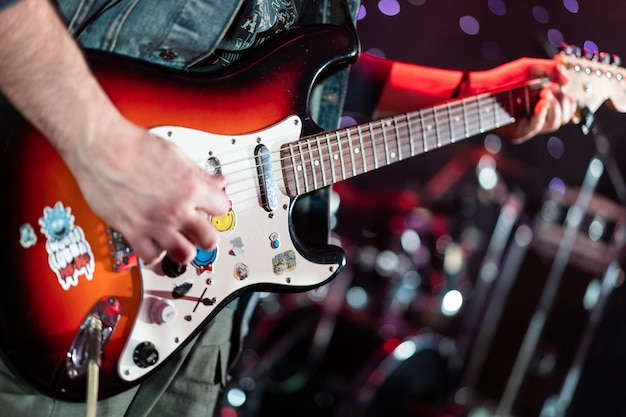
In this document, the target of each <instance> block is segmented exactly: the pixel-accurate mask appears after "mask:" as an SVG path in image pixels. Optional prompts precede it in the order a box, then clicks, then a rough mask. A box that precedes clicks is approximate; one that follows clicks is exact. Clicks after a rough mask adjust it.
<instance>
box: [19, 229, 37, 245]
mask: <svg viewBox="0 0 626 417" xmlns="http://www.w3.org/2000/svg"><path fill="white" fill-rule="evenodd" d="M35 243H37V234H36V233H35V229H33V226H31V225H30V224H28V223H25V224H23V225H22V226H21V227H20V245H22V247H23V248H30V247H31V246H33V245H34V244H35Z"/></svg>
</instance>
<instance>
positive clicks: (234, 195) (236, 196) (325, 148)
mask: <svg viewBox="0 0 626 417" xmlns="http://www.w3.org/2000/svg"><path fill="white" fill-rule="evenodd" d="M502 125H504V123H503V124H502ZM475 126H478V122H476V123H475ZM409 137H410V135H409V134H403V135H400V139H406V138H409ZM462 139H465V137H461V138H460V139H458V140H462ZM448 143H451V142H448ZM406 146H407V144H405V147H406ZM319 149H320V151H321V152H325V153H328V152H329V149H331V151H332V148H329V147H328V146H326V145H322V146H321V147H320V148H319ZM433 149H436V148H433ZM373 153H374V152H373V151H367V152H366V155H365V157H366V158H371V155H373ZM421 153H425V152H423V151H420V152H417V153H415V155H414V156H417V155H419V154H421ZM345 159H348V160H349V159H351V158H350V156H346V158H345ZM398 161H399V159H398ZM392 162H396V161H395V160H394V161H392ZM307 166H308V167H309V168H310V166H311V164H310V163H308V164H307ZM350 166H352V163H351V164H350ZM320 168H321V169H324V170H325V172H326V173H327V177H328V176H330V174H329V172H330V169H329V167H320ZM308 171H310V170H309V169H308V168H307V172H308ZM348 171H349V169H348ZM358 171H359V173H361V172H363V173H364V172H367V171H365V170H362V169H359V170H358ZM368 171H369V170H368ZM319 176H320V177H322V175H321V174H320V175H319ZM307 177H308V179H309V182H310V183H313V182H314V181H313V179H312V174H310V173H307ZM350 177H351V176H345V177H343V176H342V177H341V178H335V179H333V181H330V182H328V181H327V182H326V183H324V182H323V180H322V179H321V178H320V179H319V181H318V182H320V184H321V185H322V186H326V185H330V184H332V183H336V182H339V181H343V180H346V179H348V178H350ZM247 181H248V182H249V181H250V180H249V179H248V180H247ZM231 185H233V184H231ZM228 188H232V187H230V186H229V187H228ZM296 188H298V187H297V186H296ZM318 188H319V187H318ZM252 189H254V191H255V193H254V195H253V196H252V195H250V196H249V197H247V198H240V197H239V195H240V194H242V193H246V194H247V193H249V192H250V191H251V190H252ZM258 190H259V186H258V185H255V186H253V187H247V188H242V189H234V188H233V189H232V191H231V190H229V191H228V194H229V196H231V198H232V199H233V200H234V201H236V202H237V204H238V205H242V206H244V207H242V208H241V209H240V210H239V211H242V212H243V211H245V210H247V209H252V208H256V207H258V197H259V195H258V194H257V192H258ZM313 190H314V188H313V189H309V190H304V191H302V192H300V193H299V194H306V193H308V192H311V191H313ZM237 200H238V201H237ZM251 201H255V205H253V206H250V207H248V208H245V205H246V203H249V202H251Z"/></svg>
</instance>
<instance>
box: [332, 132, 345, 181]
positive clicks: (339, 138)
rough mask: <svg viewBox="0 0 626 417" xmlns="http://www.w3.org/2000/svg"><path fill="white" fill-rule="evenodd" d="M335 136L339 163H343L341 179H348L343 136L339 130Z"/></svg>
mask: <svg viewBox="0 0 626 417" xmlns="http://www.w3.org/2000/svg"><path fill="white" fill-rule="evenodd" d="M335 137H336V138H337V148H338V150H339V152H338V153H339V163H340V165H341V179H342V180H345V179H346V166H345V163H344V160H343V147H342V146H341V137H340V136H339V132H335Z"/></svg>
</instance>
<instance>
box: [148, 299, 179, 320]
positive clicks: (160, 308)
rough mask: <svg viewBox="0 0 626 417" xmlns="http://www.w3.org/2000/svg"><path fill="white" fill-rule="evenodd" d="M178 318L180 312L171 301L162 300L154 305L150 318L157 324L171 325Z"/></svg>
mask: <svg viewBox="0 0 626 417" xmlns="http://www.w3.org/2000/svg"><path fill="white" fill-rule="evenodd" d="M176 317H178V310H176V306H175V305H174V303H172V302H171V301H170V300H166V299H161V300H158V301H157V302H155V303H154V304H152V308H151V309H150V318H151V319H152V321H153V322H154V323H156V324H159V325H161V324H170V323H171V322H173V321H174V320H176Z"/></svg>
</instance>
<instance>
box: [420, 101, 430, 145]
mask: <svg viewBox="0 0 626 417" xmlns="http://www.w3.org/2000/svg"><path fill="white" fill-rule="evenodd" d="M419 117H420V129H421V130H422V150H423V152H424V153H426V152H428V143H427V142H428V139H427V138H426V128H425V127H424V113H423V112H422V111H421V110H420V111H419Z"/></svg>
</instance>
